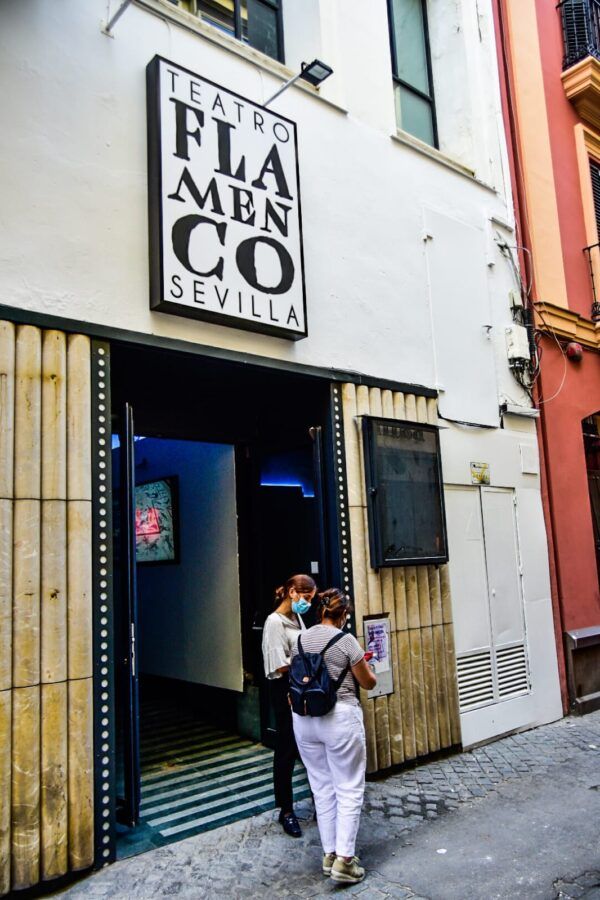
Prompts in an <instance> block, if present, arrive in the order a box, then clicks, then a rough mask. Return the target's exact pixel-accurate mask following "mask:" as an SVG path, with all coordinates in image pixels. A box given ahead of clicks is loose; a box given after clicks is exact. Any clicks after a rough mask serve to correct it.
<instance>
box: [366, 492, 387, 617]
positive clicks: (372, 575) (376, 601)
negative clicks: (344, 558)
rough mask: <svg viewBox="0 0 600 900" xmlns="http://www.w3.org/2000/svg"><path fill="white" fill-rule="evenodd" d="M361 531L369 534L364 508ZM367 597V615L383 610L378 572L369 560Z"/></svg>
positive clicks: (367, 518) (367, 548) (367, 551)
mask: <svg viewBox="0 0 600 900" xmlns="http://www.w3.org/2000/svg"><path fill="white" fill-rule="evenodd" d="M362 513H363V530H364V534H365V535H368V534H369V517H368V514H367V509H366V507H364V508H363V511H362ZM366 553H367V560H369V555H368V554H369V546H368V544H367V547H366ZM367 595H368V598H369V615H371V616H373V615H377V613H380V612H381V611H382V610H383V598H382V596H381V580H380V575H379V572H378V571H375V569H372V568H371V564H370V560H369V561H368V562H367Z"/></svg>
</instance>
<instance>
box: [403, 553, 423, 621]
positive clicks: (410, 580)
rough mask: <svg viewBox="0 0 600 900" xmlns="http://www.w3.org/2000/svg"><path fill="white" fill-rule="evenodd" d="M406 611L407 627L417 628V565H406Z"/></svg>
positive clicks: (418, 615) (418, 617)
mask: <svg viewBox="0 0 600 900" xmlns="http://www.w3.org/2000/svg"><path fill="white" fill-rule="evenodd" d="M404 571H405V573H406V574H405V579H406V612H407V618H408V627H409V628H418V627H419V626H420V624H421V617H420V614H419V588H418V584H417V567H416V566H406V567H405V569H404Z"/></svg>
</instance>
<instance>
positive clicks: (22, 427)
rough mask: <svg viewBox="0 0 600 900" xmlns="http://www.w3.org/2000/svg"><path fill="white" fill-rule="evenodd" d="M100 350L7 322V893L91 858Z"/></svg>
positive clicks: (1, 604) (3, 731) (2, 501)
mask: <svg viewBox="0 0 600 900" xmlns="http://www.w3.org/2000/svg"><path fill="white" fill-rule="evenodd" d="M90 402H91V398H90V342H89V339H88V338H86V337H84V336H82V335H70V336H68V337H67V335H65V334H63V333H62V332H60V331H52V330H48V331H45V330H41V329H39V328H36V327H33V326H30V325H13V324H12V323H9V322H0V894H4V893H7V892H8V891H9V890H11V889H20V888H25V887H29V886H30V885H33V884H36V883H37V882H38V881H40V880H44V879H51V878H55V877H57V876H60V875H63V874H65V873H66V872H67V871H69V870H76V869H81V868H85V867H87V866H90V865H91V864H92V862H93V831H94V824H93V751H92V726H93V709H92V588H91V585H92V571H91V550H90V547H91V540H92V534H91V525H90V521H91V506H92V495H91V415H90Z"/></svg>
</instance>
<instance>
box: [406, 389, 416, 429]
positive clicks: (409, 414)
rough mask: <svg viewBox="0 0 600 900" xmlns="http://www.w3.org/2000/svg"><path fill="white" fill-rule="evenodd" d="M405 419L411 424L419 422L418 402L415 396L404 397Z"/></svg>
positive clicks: (407, 395)
mask: <svg viewBox="0 0 600 900" xmlns="http://www.w3.org/2000/svg"><path fill="white" fill-rule="evenodd" d="M404 409H405V418H407V419H408V420H409V421H410V422H416V421H417V400H416V397H415V395H414V394H405V395H404Z"/></svg>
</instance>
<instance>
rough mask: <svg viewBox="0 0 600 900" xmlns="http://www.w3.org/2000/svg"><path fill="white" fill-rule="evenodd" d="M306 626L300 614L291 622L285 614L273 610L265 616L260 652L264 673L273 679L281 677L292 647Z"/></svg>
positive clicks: (288, 660) (290, 655)
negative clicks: (281, 670) (280, 670)
mask: <svg viewBox="0 0 600 900" xmlns="http://www.w3.org/2000/svg"><path fill="white" fill-rule="evenodd" d="M305 630H306V626H305V624H304V622H303V621H302V617H301V616H296V621H294V622H292V620H291V619H288V617H287V616H284V615H282V614H281V613H278V612H273V613H271V615H270V616H269V617H268V618H267V620H266V622H265V627H264V629H263V639H262V652H263V660H264V664H265V675H266V676H267V678H269V679H271V680H273V679H275V678H281V677H282V674H283V673H282V672H278V671H277V669H281V668H282V667H283V666H289V664H290V661H291V657H292V647H295V646H296V644H297V643H298V637H299V636H300V633H301V632H302V631H305Z"/></svg>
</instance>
